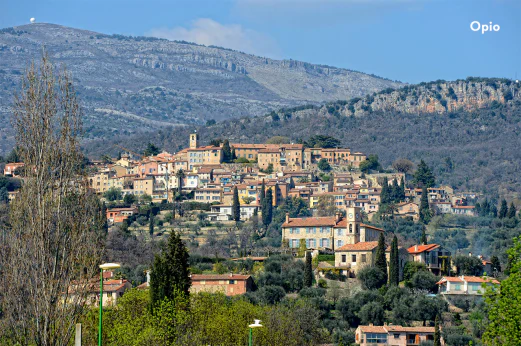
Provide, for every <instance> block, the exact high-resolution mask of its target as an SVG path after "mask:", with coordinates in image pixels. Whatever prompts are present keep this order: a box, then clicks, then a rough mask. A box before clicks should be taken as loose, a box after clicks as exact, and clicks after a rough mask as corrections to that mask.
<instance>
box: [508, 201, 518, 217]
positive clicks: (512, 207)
mask: <svg viewBox="0 0 521 346" xmlns="http://www.w3.org/2000/svg"><path fill="white" fill-rule="evenodd" d="M516 211H517V210H516V206H515V205H514V202H511V203H510V208H509V209H508V213H507V217H508V218H509V219H513V218H515V217H516Z"/></svg>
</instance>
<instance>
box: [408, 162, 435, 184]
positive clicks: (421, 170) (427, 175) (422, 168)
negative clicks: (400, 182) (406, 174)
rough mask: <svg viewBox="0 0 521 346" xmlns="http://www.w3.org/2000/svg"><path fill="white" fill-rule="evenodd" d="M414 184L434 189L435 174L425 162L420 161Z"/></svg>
mask: <svg viewBox="0 0 521 346" xmlns="http://www.w3.org/2000/svg"><path fill="white" fill-rule="evenodd" d="M413 183H414V185H416V186H419V187H423V186H426V187H433V186H434V184H435V178H434V174H432V170H431V169H430V167H429V166H427V164H426V163H425V161H423V160H421V161H420V164H419V165H418V168H417V169H416V172H414V177H413Z"/></svg>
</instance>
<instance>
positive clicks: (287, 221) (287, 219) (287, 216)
mask: <svg viewBox="0 0 521 346" xmlns="http://www.w3.org/2000/svg"><path fill="white" fill-rule="evenodd" d="M286 223H289V213H286Z"/></svg>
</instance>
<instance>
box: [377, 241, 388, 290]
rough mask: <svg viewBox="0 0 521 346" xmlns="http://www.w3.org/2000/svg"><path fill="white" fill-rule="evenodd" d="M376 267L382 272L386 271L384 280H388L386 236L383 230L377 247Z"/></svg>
mask: <svg viewBox="0 0 521 346" xmlns="http://www.w3.org/2000/svg"><path fill="white" fill-rule="evenodd" d="M374 264H375V267H376V268H378V269H380V270H381V271H382V273H384V278H385V280H384V282H387V277H388V274H387V260H386V258H385V238H384V234H383V232H381V233H380V238H378V247H377V248H376V259H375V262H374Z"/></svg>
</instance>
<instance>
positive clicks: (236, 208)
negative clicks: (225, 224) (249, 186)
mask: <svg viewBox="0 0 521 346" xmlns="http://www.w3.org/2000/svg"><path fill="white" fill-rule="evenodd" d="M232 220H234V221H235V222H239V221H240V220H241V203H240V202H239V191H238V190H237V186H234V187H233V204H232Z"/></svg>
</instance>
